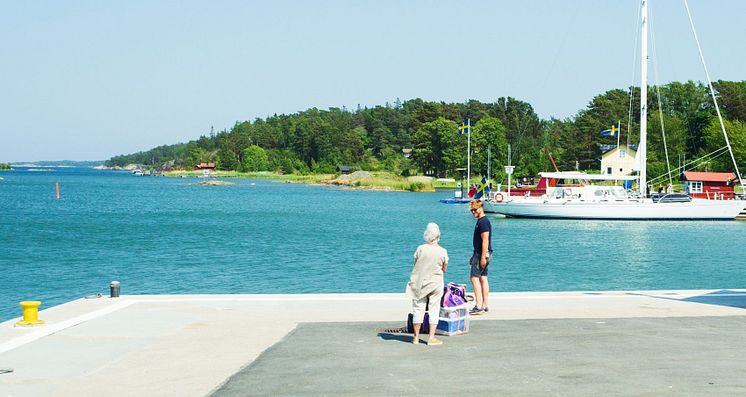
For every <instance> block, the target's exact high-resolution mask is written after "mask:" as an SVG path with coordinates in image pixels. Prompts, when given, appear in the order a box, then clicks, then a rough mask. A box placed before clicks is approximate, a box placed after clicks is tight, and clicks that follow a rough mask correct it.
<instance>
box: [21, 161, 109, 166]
mask: <svg viewBox="0 0 746 397" xmlns="http://www.w3.org/2000/svg"><path fill="white" fill-rule="evenodd" d="M12 165H13V166H14V167H98V166H102V165H104V161H103V160H96V161H75V160H58V161H49V160H44V161H20V162H16V163H12Z"/></svg>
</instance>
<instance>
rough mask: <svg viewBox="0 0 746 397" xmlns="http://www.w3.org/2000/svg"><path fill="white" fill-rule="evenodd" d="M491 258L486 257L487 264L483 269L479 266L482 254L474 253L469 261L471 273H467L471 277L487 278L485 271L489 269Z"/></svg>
mask: <svg viewBox="0 0 746 397" xmlns="http://www.w3.org/2000/svg"><path fill="white" fill-rule="evenodd" d="M491 259H492V257H491V256H488V257H487V264H486V265H484V267H480V266H479V262H480V261H481V260H482V254H478V253H476V252H475V253H474V255H472V256H471V259H469V265H471V272H470V273H469V274H470V275H471V276H472V277H482V276H485V277H486V276H487V270H488V269H489V267H490V260H491Z"/></svg>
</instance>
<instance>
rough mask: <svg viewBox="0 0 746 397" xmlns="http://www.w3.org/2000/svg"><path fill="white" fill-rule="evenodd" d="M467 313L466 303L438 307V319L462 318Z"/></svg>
mask: <svg viewBox="0 0 746 397" xmlns="http://www.w3.org/2000/svg"><path fill="white" fill-rule="evenodd" d="M468 315H469V308H468V306H467V305H466V304H463V305H461V306H454V307H441V308H440V316H439V317H440V319H441V320H444V319H448V320H452V319H454V318H462V317H466V316H468Z"/></svg>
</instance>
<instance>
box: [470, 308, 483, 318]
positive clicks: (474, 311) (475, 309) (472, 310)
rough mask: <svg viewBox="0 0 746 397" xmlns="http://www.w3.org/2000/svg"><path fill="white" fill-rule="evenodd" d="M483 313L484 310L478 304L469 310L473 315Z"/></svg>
mask: <svg viewBox="0 0 746 397" xmlns="http://www.w3.org/2000/svg"><path fill="white" fill-rule="evenodd" d="M482 313H484V310H483V309H480V308H478V307H476V306H474V307H473V308H472V309H471V310H469V314H471V315H472V316H478V315H480V314H482Z"/></svg>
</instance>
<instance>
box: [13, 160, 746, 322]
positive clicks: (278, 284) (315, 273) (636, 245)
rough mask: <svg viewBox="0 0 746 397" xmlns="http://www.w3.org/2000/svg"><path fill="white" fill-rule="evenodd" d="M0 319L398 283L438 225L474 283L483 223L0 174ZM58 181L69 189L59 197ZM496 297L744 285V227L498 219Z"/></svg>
mask: <svg viewBox="0 0 746 397" xmlns="http://www.w3.org/2000/svg"><path fill="white" fill-rule="evenodd" d="M0 177H2V178H4V180H2V181H0V271H2V276H0V320H7V319H9V318H12V317H15V316H18V315H20V308H19V307H18V302H19V301H21V300H27V299H38V300H41V301H43V306H42V308H44V307H49V306H52V305H56V304H60V303H63V302H66V301H69V300H72V299H76V298H80V297H82V296H85V295H90V294H95V293H99V292H100V293H104V294H108V285H109V282H110V281H111V280H119V281H121V282H122V293H123V294H144V293H153V294H178V293H305V292H403V291H404V285H405V284H406V281H407V279H408V275H409V271H410V270H411V266H412V254H413V252H414V249H415V248H416V246H417V245H418V244H420V243H421V241H422V232H423V230H424V228H425V225H426V224H427V222H437V223H438V224H439V225H440V227H441V231H442V233H443V237H442V240H441V244H442V245H443V246H444V247H445V248H446V249H448V251H449V255H450V257H451V264H450V266H449V268H448V274H447V276H446V279H447V280H448V281H457V282H461V283H466V282H467V280H468V265H467V260H468V257H469V254H470V253H471V233H472V230H473V225H474V220H473V219H472V217H471V216H470V215H469V212H468V209H467V207H466V206H460V205H445V204H441V203H439V202H438V199H439V198H442V197H444V196H447V195H449V192H439V193H390V192H365V191H353V190H343V189H338V188H330V187H322V186H306V185H298V184H285V183H277V182H272V181H267V180H248V179H239V180H234V182H236V183H237V184H238V185H237V186H196V185H193V183H194V182H196V181H197V180H196V179H179V178H163V177H157V178H156V177H135V176H132V175H130V174H129V173H126V172H114V171H95V170H91V169H80V168H55V169H53V171H49V172H38V171H28V170H27V169H21V170H17V171H12V172H0ZM56 181H59V182H60V186H61V193H62V199H61V200H59V201H57V200H55V197H54V196H55V188H54V184H55V182H56ZM491 220H492V224H493V232H494V240H493V245H494V248H495V250H496V252H495V255H496V260H495V261H494V263H493V267H492V268H491V271H492V272H491V287H492V290H496V291H562V290H615V289H633V290H638V289H698V288H704V289H719V288H746V267H745V266H744V259H743V245H744V242H746V222H742V221H733V222H618V221H615V222H608V221H558V220H555V221H551V220H516V219H501V218H495V217H492V218H491Z"/></svg>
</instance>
